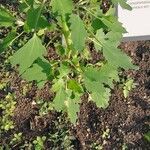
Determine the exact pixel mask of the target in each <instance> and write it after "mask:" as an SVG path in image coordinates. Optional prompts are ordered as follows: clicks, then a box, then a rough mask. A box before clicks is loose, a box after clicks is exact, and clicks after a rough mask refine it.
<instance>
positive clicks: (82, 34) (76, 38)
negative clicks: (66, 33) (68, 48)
mask: <svg viewBox="0 0 150 150" xmlns="http://www.w3.org/2000/svg"><path fill="white" fill-rule="evenodd" d="M70 23H71V26H70V28H71V38H72V41H73V45H74V48H75V50H78V51H80V52H81V51H82V50H83V49H84V47H85V40H86V37H87V32H86V29H85V27H84V23H83V21H82V20H81V18H80V17H79V16H78V15H73V14H72V15H71V16H70Z"/></svg>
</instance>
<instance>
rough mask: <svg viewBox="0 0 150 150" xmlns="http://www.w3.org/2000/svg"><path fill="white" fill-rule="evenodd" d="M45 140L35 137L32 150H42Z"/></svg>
mask: <svg viewBox="0 0 150 150" xmlns="http://www.w3.org/2000/svg"><path fill="white" fill-rule="evenodd" d="M45 140H46V137H45V136H42V137H40V136H37V138H36V140H34V141H33V144H34V149H35V150H43V149H44V142H45Z"/></svg>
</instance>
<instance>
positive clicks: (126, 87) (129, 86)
mask: <svg viewBox="0 0 150 150" xmlns="http://www.w3.org/2000/svg"><path fill="white" fill-rule="evenodd" d="M135 86H136V84H135V83H134V80H133V79H128V80H127V81H126V82H125V83H124V86H123V94H124V97H125V98H127V97H128V95H129V92H130V91H131V90H132V89H133V88H135Z"/></svg>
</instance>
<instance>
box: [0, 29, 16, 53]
mask: <svg viewBox="0 0 150 150" xmlns="http://www.w3.org/2000/svg"><path fill="white" fill-rule="evenodd" d="M15 37H16V32H15V31H11V32H10V33H9V34H8V35H7V36H6V37H5V38H4V39H3V41H2V43H0V53H2V52H3V51H4V50H5V49H6V48H7V47H8V46H9V45H10V44H11V42H12V41H13V39H14V38H15Z"/></svg>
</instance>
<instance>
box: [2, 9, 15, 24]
mask: <svg viewBox="0 0 150 150" xmlns="http://www.w3.org/2000/svg"><path fill="white" fill-rule="evenodd" d="M14 22H15V18H14V17H13V15H11V13H10V12H9V11H8V10H6V9H5V8H3V7H1V6H0V26H3V27H9V26H13V24H14Z"/></svg>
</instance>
